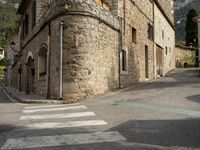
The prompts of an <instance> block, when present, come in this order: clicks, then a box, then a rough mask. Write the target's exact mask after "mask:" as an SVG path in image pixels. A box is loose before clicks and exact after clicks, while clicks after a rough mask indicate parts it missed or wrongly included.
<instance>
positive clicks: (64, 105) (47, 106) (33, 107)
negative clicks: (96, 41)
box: [25, 103, 80, 109]
mask: <svg viewBox="0 0 200 150" xmlns="http://www.w3.org/2000/svg"><path fill="white" fill-rule="evenodd" d="M75 105H80V104H79V103H75V104H63V105H40V106H31V107H25V109H38V108H53V107H67V106H75Z"/></svg>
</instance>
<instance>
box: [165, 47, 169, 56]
mask: <svg viewBox="0 0 200 150" xmlns="http://www.w3.org/2000/svg"><path fill="white" fill-rule="evenodd" d="M167 53H168V49H167V47H165V54H166V55H167Z"/></svg>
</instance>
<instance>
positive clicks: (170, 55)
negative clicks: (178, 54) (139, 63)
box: [154, 4, 175, 75]
mask: <svg viewBox="0 0 200 150" xmlns="http://www.w3.org/2000/svg"><path fill="white" fill-rule="evenodd" d="M154 15H155V16H154V17H155V18H154V19H155V24H154V27H155V28H154V33H155V34H154V35H155V43H156V44H157V45H159V46H160V47H162V48H163V75H164V74H166V73H167V72H168V71H170V70H171V69H173V68H175V31H174V29H173V28H172V27H171V25H170V24H169V22H168V21H167V19H166V18H165V17H164V15H163V14H162V12H161V11H160V9H159V8H158V6H157V5H156V4H155V7H154ZM166 47H167V54H166ZM170 49H171V50H170ZM155 54H156V46H155ZM155 61H156V57H155ZM155 64H156V63H155ZM155 68H156V66H155ZM155 70H156V69H155Z"/></svg>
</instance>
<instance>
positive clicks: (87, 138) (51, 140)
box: [1, 131, 126, 150]
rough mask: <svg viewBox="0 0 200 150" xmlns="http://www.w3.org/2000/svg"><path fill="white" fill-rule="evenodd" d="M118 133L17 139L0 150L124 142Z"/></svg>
mask: <svg viewBox="0 0 200 150" xmlns="http://www.w3.org/2000/svg"><path fill="white" fill-rule="evenodd" d="M125 140H126V138H125V137H123V136H122V135H121V134H120V133H119V132H116V131H113V132H96V133H83V134H66V135H54V136H40V137H39V136H38V137H37V136H35V137H24V138H18V139H14V138H11V139H8V140H7V141H6V143H5V144H4V145H3V146H2V148H1V150H9V149H28V148H41V147H52V146H63V145H80V144H94V143H103V142H120V141H125Z"/></svg>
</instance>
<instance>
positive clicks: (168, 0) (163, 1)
mask: <svg viewBox="0 0 200 150" xmlns="http://www.w3.org/2000/svg"><path fill="white" fill-rule="evenodd" d="M157 1H158V2H159V3H160V5H161V6H162V8H163V9H164V11H165V13H166V14H167V16H168V17H169V19H170V20H171V22H172V23H174V11H173V10H174V0H157Z"/></svg>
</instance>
